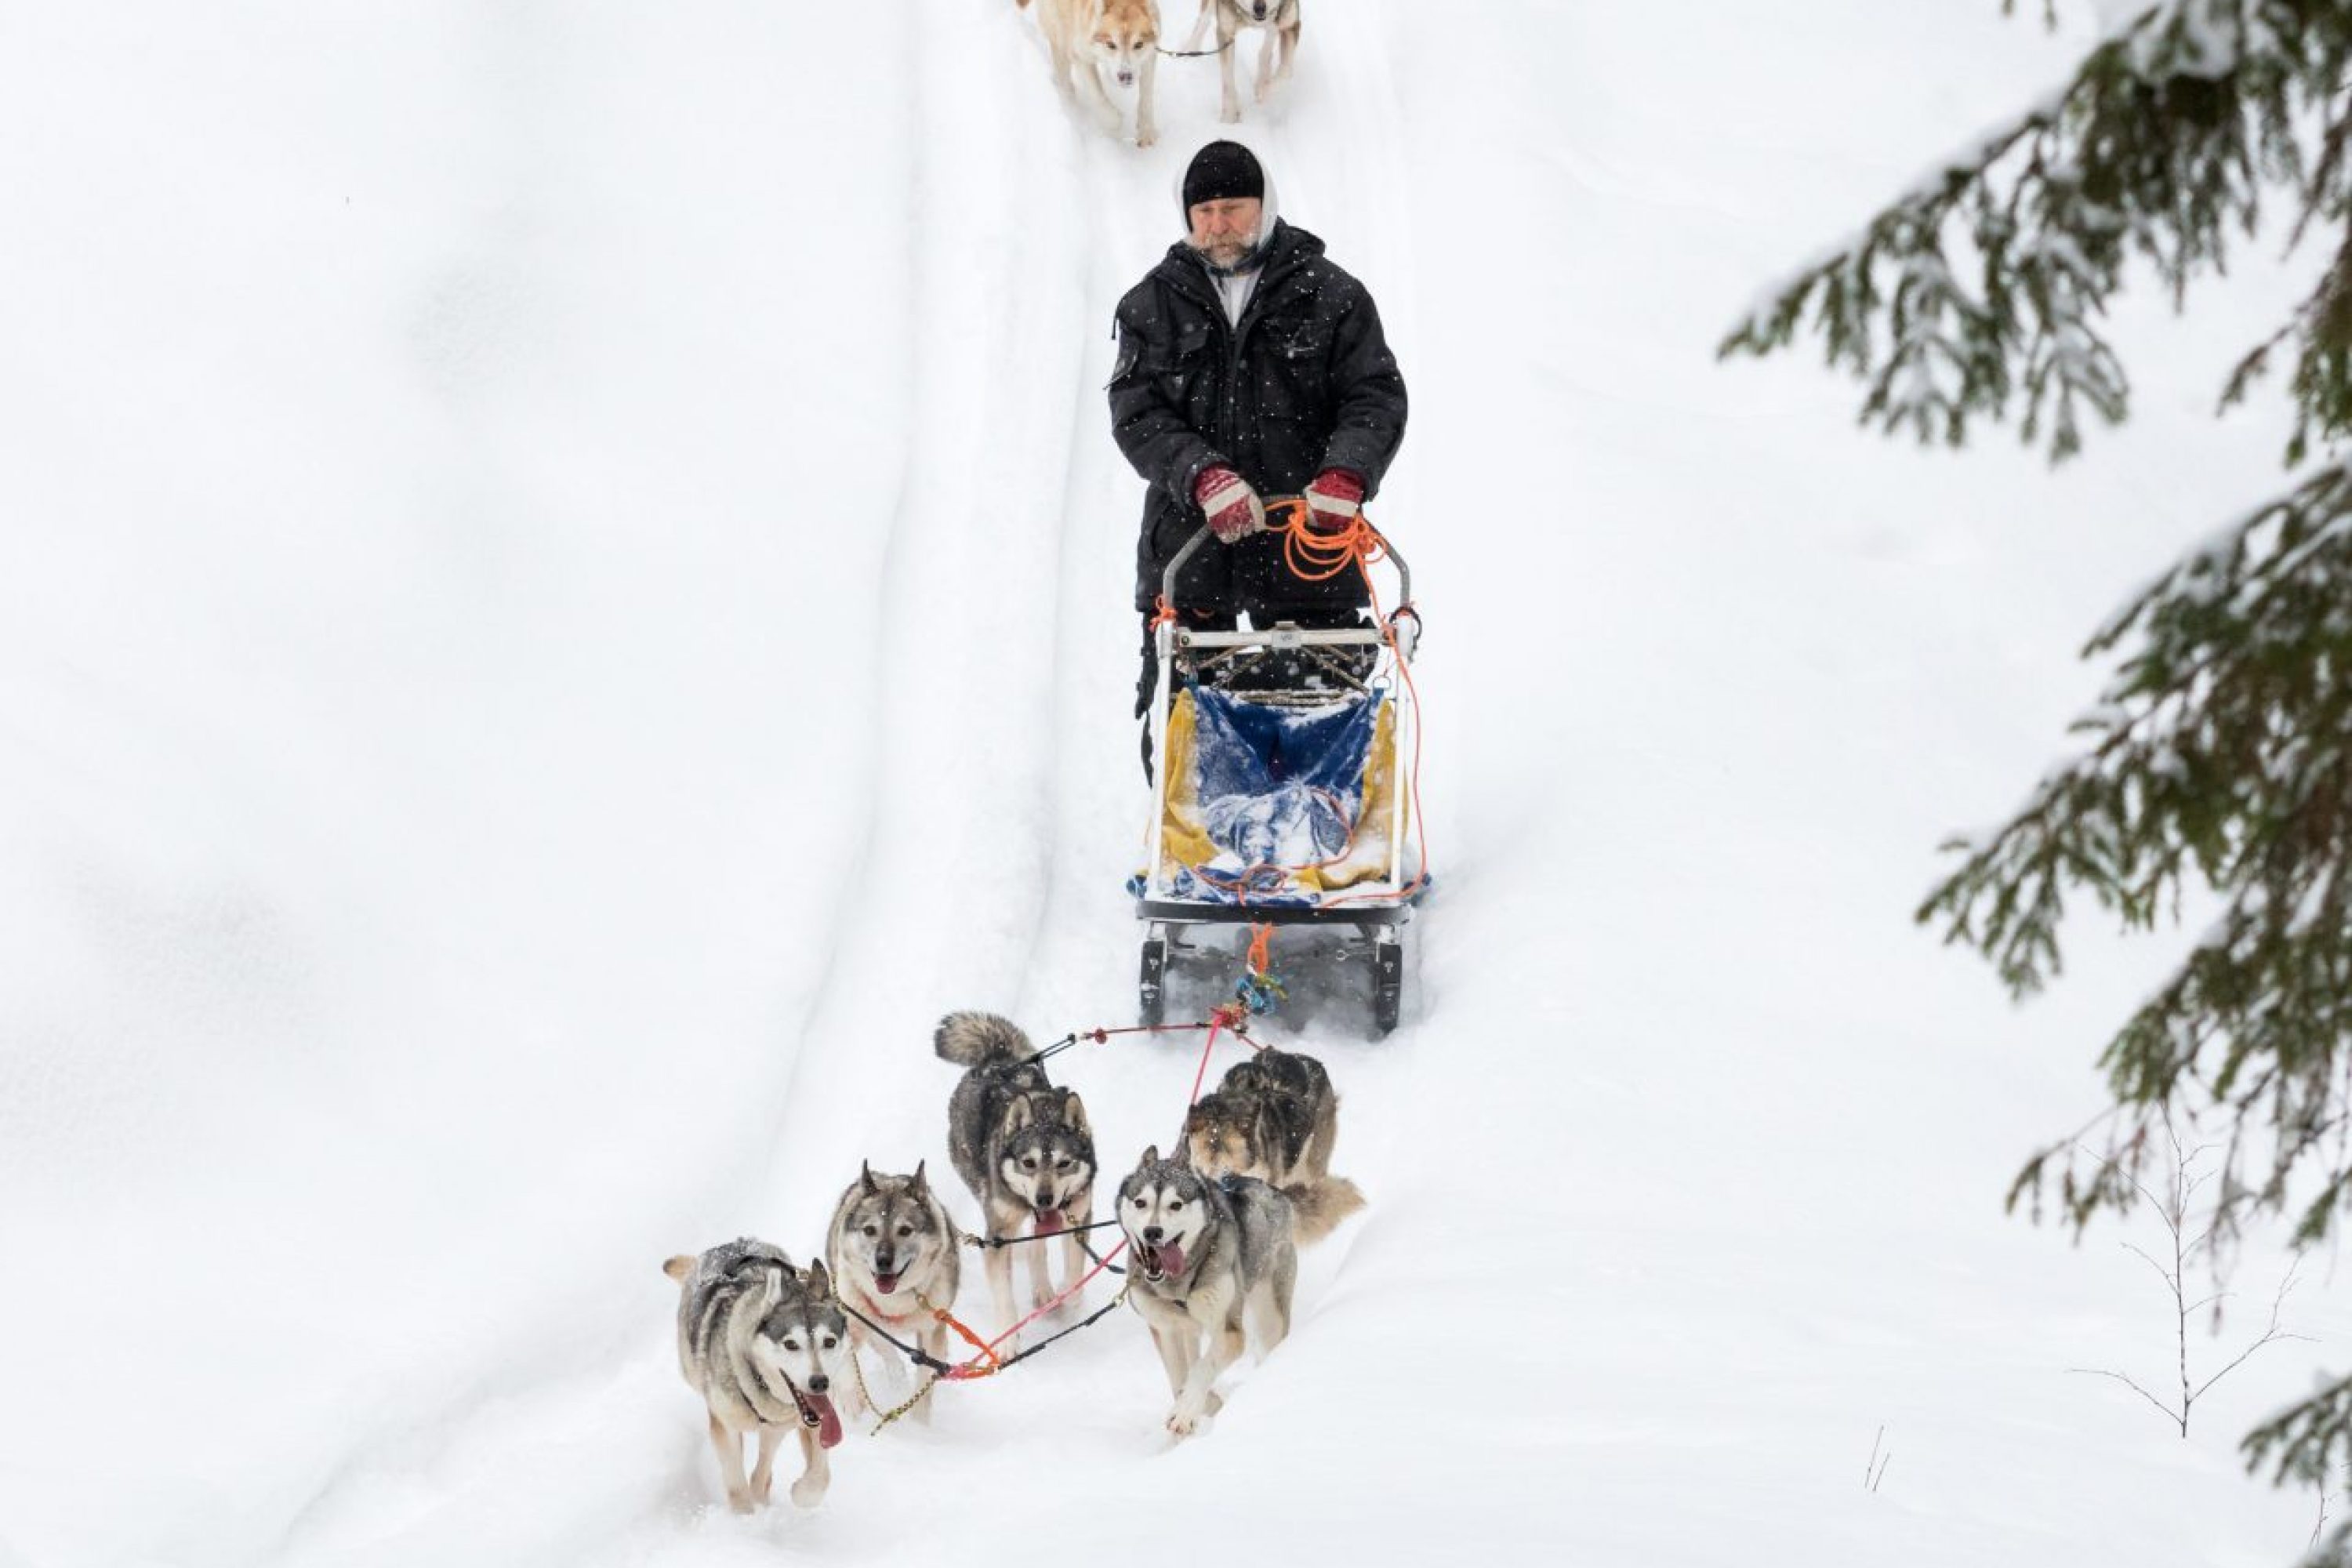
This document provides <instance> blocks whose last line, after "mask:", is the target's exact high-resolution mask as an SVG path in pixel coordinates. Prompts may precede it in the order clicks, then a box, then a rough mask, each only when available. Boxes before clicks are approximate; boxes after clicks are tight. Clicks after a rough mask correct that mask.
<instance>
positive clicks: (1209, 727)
mask: <svg viewBox="0 0 2352 1568" xmlns="http://www.w3.org/2000/svg"><path fill="white" fill-rule="evenodd" d="M1269 510H1273V509H1272V508H1271V507H1270V508H1269ZM1292 526H1293V527H1295V528H1302V529H1303V528H1304V527H1305V526H1306V524H1305V523H1304V522H1303V521H1294V522H1293V524H1292ZM1362 532H1363V537H1364V539H1365V540H1367V541H1369V542H1370V543H1371V546H1372V550H1373V553H1372V554H1371V555H1370V556H1369V557H1368V558H1372V559H1377V558H1379V557H1380V556H1381V555H1385V558H1386V559H1387V560H1388V561H1389V562H1390V563H1391V564H1392V565H1393V566H1394V567H1395V568H1396V571H1397V574H1398V576H1399V578H1400V579H1401V593H1400V596H1399V604H1398V608H1397V610H1396V612H1395V613H1394V614H1393V615H1392V616H1386V617H1382V616H1381V613H1380V610H1379V605H1378V600H1377V596H1375V599H1374V604H1373V607H1372V609H1371V610H1370V612H1369V613H1368V615H1367V617H1366V618H1367V620H1368V621H1370V623H1372V624H1369V625H1366V626H1360V627H1354V628H1346V629H1335V630H1308V629H1304V628H1301V627H1299V626H1294V625H1291V624H1290V623H1288V622H1279V623H1277V624H1276V625H1275V626H1271V627H1268V628H1265V629H1258V628H1252V629H1249V630H1236V631H1199V630H1194V629H1192V628H1190V627H1187V626H1183V625H1182V624H1181V621H1179V620H1178V619H1177V618H1176V617H1175V616H1173V615H1172V614H1163V615H1162V616H1161V617H1160V621H1159V622H1158V624H1157V626H1156V627H1155V631H1154V637H1155V639H1156V647H1157V652H1158V658H1159V661H1160V678H1159V685H1158V689H1157V691H1156V693H1155V695H1154V699H1153V704H1152V709H1151V754H1152V759H1153V765H1152V777H1153V779H1154V780H1155V786H1154V797H1153V811H1152V816H1151V822H1150V840H1149V842H1150V848H1149V852H1148V855H1147V857H1146V858H1145V861H1144V869H1143V870H1142V871H1141V872H1140V873H1139V874H1138V875H1137V876H1135V877H1134V878H1133V879H1130V880H1129V884H1128V886H1129V891H1130V892H1132V893H1133V894H1134V895H1135V899H1136V904H1135V910H1136V915H1137V918H1138V919H1139V920H1141V921H1144V922H1145V926H1144V936H1143V951H1142V963H1141V972H1140V974H1139V981H1138V998H1137V999H1138V1005H1139V1013H1140V1015H1141V1020H1142V1022H1144V1023H1146V1024H1158V1023H1160V1021H1161V1019H1162V1017H1163V1016H1164V1013H1165V1010H1166V1005H1167V994H1168V984H1169V971H1170V967H1171V964H1174V963H1181V962H1182V961H1183V960H1184V959H1185V958H1187V957H1188V956H1192V955H1193V954H1195V953H1196V952H1200V953H1202V954H1204V955H1205V954H1206V953H1207V952H1209V951H1210V950H1209V949H1207V948H1206V947H1205V946H1204V945H1203V944H1201V943H1199V942H1196V941H1194V940H1190V939H1191V938H1192V937H1194V936H1196V935H1197V934H1198V932H1197V929H1196V928H1202V927H1217V926H1257V927H1265V926H1275V927H1298V926H1317V927H1325V928H1332V929H1335V930H1336V931H1339V933H1341V936H1342V941H1341V942H1340V945H1339V947H1338V949H1337V950H1336V951H1337V956H1338V958H1339V960H1340V962H1341V963H1343V964H1346V965H1349V966H1350V967H1352V966H1354V965H1356V964H1361V965H1362V966H1363V967H1364V968H1365V969H1366V970H1367V971H1368V972H1369V974H1370V991H1371V1003H1372V1034H1373V1037H1375V1038H1377V1037H1380V1036H1382V1035H1385V1034H1387V1033H1388V1032H1389V1031H1390V1030H1391V1029H1392V1028H1394V1027H1395V1026H1396V1023H1397V1018H1398V1015H1399V1013H1400V1011H1401V1009H1402V1001H1403V994H1404V949H1403V939H1404V929H1405V927H1406V925H1407V923H1408V922H1409V921H1411V920H1412V912H1413V909H1414V906H1415V905H1416V904H1418V903H1419V901H1420V900H1421V898H1422V896H1423V893H1424V892H1425V891H1426V890H1427V887H1428V876H1427V871H1426V867H1425V865H1424V864H1423V857H1422V855H1421V853H1420V850H1419V847H1418V843H1417V840H1418V837H1419V835H1418V825H1417V823H1416V822H1415V820H1414V812H1415V807H1416V804H1417V803H1416V801H1415V799H1414V790H1415V786H1416V781H1415V779H1414V777H1413V768H1412V759H1413V757H1414V754H1415V744H1414V742H1415V723H1416V714H1415V704H1414V698H1413V691H1412V681H1411V679H1410V675H1409V666H1410V664H1411V661H1412V643H1413V638H1414V637H1415V635H1417V633H1418V631H1419V627H1420V619H1419V617H1418V616H1416V615H1414V614H1413V613H1412V607H1411V606H1412V572H1411V570H1410V569H1409V568H1408V567H1407V566H1406V564H1405V562H1404V558H1403V557H1402V556H1401V555H1399V554H1398V553H1397V552H1395V550H1394V549H1393V548H1392V547H1390V546H1388V545H1387V543H1386V542H1385V541H1382V540H1380V539H1379V537H1378V536H1377V535H1375V534H1372V533H1371V531H1370V527H1369V525H1364V526H1363V530H1362ZM1210 538H1211V534H1210V532H1209V530H1208V529H1207V528H1206V527H1203V528H1202V529H1201V530H1200V531H1197V532H1196V533H1194V534H1193V535H1192V538H1191V539H1190V540H1189V541H1187V542H1186V543H1185V545H1184V547H1183V548H1182V549H1181V550H1180V551H1178V552H1177V553H1176V555H1175V557H1174V558H1173V559H1172V560H1171V561H1170V562H1169V563H1168V566H1167V569H1166V571H1165V573H1164V574H1162V577H1161V584H1162V594H1161V603H1162V605H1167V604H1169V603H1171V602H1172V601H1173V599H1174V595H1175V585H1176V583H1177V580H1178V577H1179V575H1180V574H1181V572H1182V571H1183V568H1184V565H1185V563H1187V562H1188V561H1189V560H1191V558H1192V555H1193V554H1194V553H1195V552H1197V551H1199V550H1200V549H1201V548H1202V546H1203V545H1204V544H1205V543H1206V542H1207V541H1208V540H1209V539H1210ZM1348 565H1349V570H1356V569H1358V568H1357V565H1356V563H1355V562H1354V561H1353V560H1350V561H1349V563H1348ZM1256 951H1257V952H1260V953H1263V952H1264V951H1265V948H1264V944H1263V942H1261V943H1260V944H1259V945H1258V947H1257V949H1256ZM1215 958H1216V960H1217V961H1218V962H1220V963H1223V962H1224V961H1225V958H1226V955H1225V954H1224V953H1223V951H1222V944H1220V945H1219V948H1218V949H1217V950H1216V951H1215Z"/></svg>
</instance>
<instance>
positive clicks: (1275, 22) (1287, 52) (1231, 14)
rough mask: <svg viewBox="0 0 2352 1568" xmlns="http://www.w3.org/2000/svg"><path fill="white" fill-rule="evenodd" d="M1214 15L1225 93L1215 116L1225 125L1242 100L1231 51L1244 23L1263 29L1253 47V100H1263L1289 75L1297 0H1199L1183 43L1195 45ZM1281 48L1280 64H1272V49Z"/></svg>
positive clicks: (1238, 113) (1236, 118)
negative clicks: (1198, 10)
mask: <svg viewBox="0 0 2352 1568" xmlns="http://www.w3.org/2000/svg"><path fill="white" fill-rule="evenodd" d="M1212 17H1214V18H1215V20H1216V24H1217V71H1218V74H1219V75H1220V76H1221V77H1222V78H1223V81H1224V89H1225V96H1224V100H1223V106H1222V107H1221V109H1220V110H1218V114H1217V118H1218V119H1220V120H1222V121H1224V122H1225V123H1226V124H1228V125H1237V124H1239V123H1240V122H1241V118H1242V100H1241V99H1240V98H1239V96H1237V95H1236V94H1235V93H1234V54H1235V52H1236V48H1235V45H1236V43H1237V41H1238V40H1239V38H1240V37H1241V31H1242V29H1243V28H1244V27H1263V28H1265V43H1263V44H1261V45H1259V46H1258V51H1257V100H1258V101H1259V102H1260V103H1264V102H1265V100H1266V95H1267V94H1269V93H1271V92H1272V91H1273V90H1274V84H1275V83H1276V82H1277V81H1287V80H1289V79H1290V63H1291V61H1292V59H1293V58H1295V57H1296V56H1297V53H1298V0H1201V15H1200V18H1199V19H1198V20H1197V21H1195V22H1194V23H1193V24H1192V41H1191V42H1190V43H1188V44H1186V45H1185V46H1184V47H1186V48H1188V49H1197V48H1199V47H1201V37H1202V34H1204V33H1206V32H1207V31H1208V30H1209V22H1210V19H1211V18H1212ZM1276 47H1280V49H1281V50H1282V64H1281V67H1280V68H1276V65H1275V59H1274V55H1275V50H1276Z"/></svg>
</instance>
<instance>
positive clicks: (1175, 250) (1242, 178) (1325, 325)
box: [1110, 142, 1405, 765]
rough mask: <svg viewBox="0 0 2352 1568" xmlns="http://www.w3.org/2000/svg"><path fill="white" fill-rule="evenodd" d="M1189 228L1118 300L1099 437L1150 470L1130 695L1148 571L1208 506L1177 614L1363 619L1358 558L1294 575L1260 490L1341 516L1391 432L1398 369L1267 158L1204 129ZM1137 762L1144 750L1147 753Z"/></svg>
mask: <svg viewBox="0 0 2352 1568" xmlns="http://www.w3.org/2000/svg"><path fill="white" fill-rule="evenodd" d="M1182 201H1183V211H1184V217H1185V223H1186V225H1187V227H1188V230H1189V232H1188V233H1187V234H1186V236H1185V237H1184V238H1183V239H1181V240H1179V241H1178V242H1176V243H1175V244H1174V245H1171V246H1170V247H1168V254H1167V255H1166V256H1165V257H1163V258H1160V264H1159V265H1158V266H1156V267H1154V268H1152V269H1151V270H1150V273H1148V274H1146V275H1145V277H1144V279H1143V281H1141V282H1140V283H1138V284H1137V285H1136V286H1135V287H1134V288H1133V289H1129V291H1128V293H1127V296H1126V298H1124V299H1122V300H1120V301H1119V303H1118V345H1119V346H1118V368H1117V369H1116V370H1115V371H1114V372H1113V373H1112V375H1111V382H1110V415H1111V435H1112V437H1113V438H1115V439H1116V440H1117V441H1118V446H1119V450H1120V451H1122V452H1124V453H1126V454H1127V459H1128V461H1129V462H1130V463H1132V464H1134V465H1135V470H1136V472H1137V473H1139V474H1140V475H1142V476H1143V478H1144V480H1145V481H1146V484H1147V486H1148V488H1147V489H1146V490H1145V493H1144V500H1143V526H1142V531H1141V536H1140V537H1139V539H1138V541H1137V542H1136V551H1135V571H1136V575H1135V607H1136V608H1137V609H1138V610H1139V611H1140V612H1142V614H1143V616H1144V617H1145V630H1144V640H1143V679H1142V681H1141V683H1140V684H1139V688H1138V700H1137V705H1136V711H1137V714H1138V716H1141V715H1142V714H1143V713H1144V712H1146V711H1148V710H1149V709H1150V701H1151V688H1152V685H1153V684H1154V683H1155V681H1156V678H1157V674H1158V665H1157V662H1156V660H1155V659H1154V658H1153V655H1152V646H1151V634H1150V616H1151V615H1152V613H1153V612H1154V610H1155V608H1156V606H1157V603H1158V600H1159V596H1160V578H1161V575H1162V574H1163V573H1164V572H1165V571H1166V569H1167V565H1168V563H1169V562H1170V561H1171V559H1173V558H1174V556H1175V554H1176V552H1177V551H1178V550H1180V549H1181V548H1182V547H1183V544H1184V542H1185V541H1186V540H1188V539H1190V538H1191V537H1192V535H1193V534H1194V533H1195V532H1197V531H1199V529H1200V527H1201V525H1202V522H1204V521H1205V522H1206V523H1207V524H1208V525H1209V527H1210V528H1211V529H1212V530H1213V531H1214V532H1215V535H1216V538H1217V541H1218V548H1215V549H1212V550H1202V551H1201V552H1197V553H1195V554H1194V556H1193V557H1192V560H1191V561H1190V562H1188V563H1186V565H1185V568H1184V572H1183V574H1182V575H1181V577H1180V578H1179V580H1178V582H1177V583H1176V584H1175V587H1176V592H1175V595H1174V608H1175V610H1176V612H1177V614H1178V615H1179V616H1181V617H1182V619H1183V623H1184V624H1185V625H1187V626H1192V627H1195V628H1197V629H1201V630H1230V629H1233V628H1234V627H1235V626H1238V625H1239V621H1238V619H1237V617H1238V616H1241V615H1244V614H1246V615H1247V616H1249V617H1250V624H1251V626H1254V627H1265V626H1272V625H1274V624H1275V623H1276V622H1277V621H1288V622H1291V623H1293V624H1294V625H1297V626H1304V627H1308V628H1323V627H1331V626H1360V625H1362V624H1363V619H1362V616H1361V614H1360V612H1361V610H1362V609H1363V607H1364V605H1365V604H1366V603H1367V593H1366V587H1365V584H1364V582H1363V579H1362V576H1361V574H1359V573H1356V572H1352V571H1349V572H1341V573H1339V574H1337V575H1335V576H1332V577H1328V578H1326V579H1324V580H1322V581H1320V582H1307V581H1303V580H1301V579H1300V578H1298V577H1297V576H1295V575H1294V574H1292V573H1291V572H1290V570H1289V569H1288V567H1287V566H1286V564H1285V563H1284V557H1283V544H1282V541H1281V540H1280V539H1279V538H1277V537H1275V536H1274V535H1271V534H1269V533H1268V532H1266V531H1265V497H1267V496H1269V495H1277V496H1279V495H1302V496H1304V497H1305V499H1306V501H1307V513H1306V519H1307V525H1308V526H1309V527H1314V528H1318V529H1324V530H1328V531H1338V530H1341V529H1344V528H1346V527H1347V526H1348V525H1349V523H1350V522H1351V521H1354V519H1355V516H1356V512H1357V510H1358V509H1359V508H1360V506H1361V505H1362V504H1363V503H1364V502H1365V501H1366V500H1370V498H1371V497H1372V496H1373V495H1375V494H1377V493H1378V492H1379V489H1380V485H1381V476H1382V475H1383V474H1385V473H1386V472H1387V471H1388V467H1389V463H1390V461H1391V459H1393V458H1395V456H1396V450H1397V447H1398V446H1399V445H1400V444H1401V443H1402V441H1403V439H1404V416H1405V395H1404V377H1403V376H1402V374H1399V372H1398V370H1397V363H1396V356H1395V355H1393V354H1391V353H1390V352H1389V345H1388V341H1387V339H1386V338H1385V337H1384V336H1383V335H1382V333H1381V317H1380V311H1379V310H1378V309H1376V308H1375V307H1374V305H1373V304H1372V297H1371V295H1370V293H1369V292H1367V291H1366V290H1365V289H1364V286H1363V285H1362V284H1361V283H1360V282H1358V281H1357V280H1356V279H1354V278H1353V277H1351V276H1349V274H1348V273H1347V272H1345V271H1344V270H1342V269H1341V268H1339V266H1338V265H1337V264H1335V263H1334V262H1332V261H1331V260H1330V258H1328V257H1327V256H1325V255H1324V253H1323V242H1322V241H1321V240H1320V239H1318V238H1317V237H1315V236H1313V235H1311V234H1309V233H1307V231H1306V230H1305V229H1302V228H1298V227H1297V226H1294V225H1292V224H1290V223H1287V222H1286V221H1284V220H1283V219H1282V218H1281V217H1280V216H1277V215H1276V211H1275V202H1274V195H1273V192H1272V190H1271V188H1270V187H1269V185H1268V184H1267V181H1266V178H1265V170H1264V169H1263V168H1262V167H1260V165H1259V163H1258V161H1257V159H1256V157H1255V156H1254V155H1253V154H1252V153H1251V152H1250V150H1249V149H1248V148H1246V147H1244V146H1243V145H1241V143H1239V142H1210V143H1209V144H1208V145H1207V146H1205V147H1203V148H1202V149H1201V151H1200V152H1199V153H1197V154H1195V155H1194V156H1193V159H1192V164H1191V165H1190V166H1189V167H1188V168H1187V169H1186V170H1185V173H1184V184H1183V192H1182ZM1147 765H1148V761H1147Z"/></svg>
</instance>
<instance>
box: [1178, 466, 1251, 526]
mask: <svg viewBox="0 0 2352 1568" xmlns="http://www.w3.org/2000/svg"><path fill="white" fill-rule="evenodd" d="M1192 499H1193V500H1195V501H1198V502H1199V503H1200V506H1201V510H1202V511H1204V512H1206V513H1208V516H1209V530H1210V531H1211V532H1213V533H1214V534H1215V535H1216V536H1217V538H1218V539H1219V540H1220V541H1221V542H1223V543H1226V544H1238V543H1240V542H1242V541H1243V540H1244V539H1247V538H1248V537H1249V536H1250V535H1251V534H1253V533H1255V532H1257V531H1259V530H1261V529H1263V528H1264V527H1265V502H1264V501H1262V500H1259V499H1258V495H1257V491H1255V490H1254V489H1250V484H1249V481H1248V480H1247V479H1244V478H1242V477H1241V476H1240V475H1239V474H1237V473H1235V472H1234V471H1233V470H1232V469H1231V468H1226V467H1225V466H1224V465H1223V464H1222V463H1220V464H1213V465H1212V466H1211V467H1209V468H1202V470H1201V477H1200V478H1199V479H1194V480H1193V481H1192Z"/></svg>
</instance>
